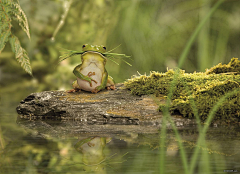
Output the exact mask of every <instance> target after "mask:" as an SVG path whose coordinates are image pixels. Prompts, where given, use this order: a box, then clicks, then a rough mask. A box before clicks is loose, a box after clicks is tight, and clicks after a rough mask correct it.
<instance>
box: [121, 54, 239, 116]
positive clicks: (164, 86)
mask: <svg viewBox="0 0 240 174" xmlns="http://www.w3.org/2000/svg"><path fill="white" fill-rule="evenodd" d="M222 66H223V67H226V66H229V67H235V69H234V70H236V69H237V68H238V69H239V70H240V64H239V61H238V60H237V59H236V58H233V59H232V60H231V62H230V63H229V64H228V65H222ZM218 67H220V65H218ZM212 69H214V68H212ZM232 70H233V69H231V71H232ZM239 70H238V72H240V71H239ZM217 72H219V71H217ZM222 72H227V71H225V70H223V71H222ZM232 72H233V71H232ZM174 74H175V71H173V70H168V71H167V72H166V73H158V72H151V74H150V75H149V76H146V75H142V76H139V77H135V78H132V79H129V80H128V81H127V82H125V86H126V87H127V88H128V89H130V90H131V93H132V94H135V95H146V94H155V95H156V96H157V95H159V94H163V95H165V96H166V95H167V94H168V91H169V87H170V83H171V81H172V79H173V78H174ZM239 84H240V75H234V74H215V73H212V74H211V73H209V71H207V72H206V73H196V72H194V73H185V72H184V71H183V70H180V73H179V75H178V80H177V82H176V85H175V90H174V92H173V97H172V103H171V106H170V112H171V113H180V114H181V115H183V116H184V117H189V118H190V117H193V115H194V114H193V109H192V105H191V98H192V99H194V101H195V104H196V106H197V109H198V114H199V116H200V118H201V119H202V120H205V119H206V118H207V115H208V113H209V111H210V109H211V108H212V107H213V106H214V105H215V104H216V102H217V101H218V100H219V99H220V98H221V97H222V96H223V95H224V94H226V93H227V92H229V91H232V90H234V89H238V88H239V87H240V86H239ZM163 105H164V104H161V105H160V107H159V108H160V110H161V108H162V106H163ZM239 111H240V94H239V93H238V94H235V95H234V96H231V97H229V98H228V99H226V101H225V102H224V103H222V106H221V107H220V108H219V110H218V111H217V113H216V115H215V119H220V118H225V119H228V120H231V119H232V118H234V117H239V116H240V112H239Z"/></svg>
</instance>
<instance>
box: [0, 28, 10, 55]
mask: <svg viewBox="0 0 240 174" xmlns="http://www.w3.org/2000/svg"><path fill="white" fill-rule="evenodd" d="M10 34H11V30H6V31H4V32H1V33H0V53H1V52H2V50H3V49H4V47H5V45H6V42H7V41H8V37H9V35H10Z"/></svg>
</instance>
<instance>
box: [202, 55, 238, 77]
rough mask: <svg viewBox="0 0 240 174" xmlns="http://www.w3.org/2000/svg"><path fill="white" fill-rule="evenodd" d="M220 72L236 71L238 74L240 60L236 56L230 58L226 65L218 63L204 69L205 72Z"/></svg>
mask: <svg viewBox="0 0 240 174" xmlns="http://www.w3.org/2000/svg"><path fill="white" fill-rule="evenodd" d="M213 73H215V74H220V73H236V74H240V61H239V60H238V58H232V59H231V61H230V62H229V63H228V64H227V65H226V64H224V65H222V63H219V64H218V65H216V66H214V67H212V68H210V69H209V70H208V69H207V70H206V74H213Z"/></svg>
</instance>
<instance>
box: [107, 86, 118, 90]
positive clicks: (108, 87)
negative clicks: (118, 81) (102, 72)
mask: <svg viewBox="0 0 240 174" xmlns="http://www.w3.org/2000/svg"><path fill="white" fill-rule="evenodd" d="M110 89H111V90H115V89H116V87H115V85H111V86H107V90H110Z"/></svg>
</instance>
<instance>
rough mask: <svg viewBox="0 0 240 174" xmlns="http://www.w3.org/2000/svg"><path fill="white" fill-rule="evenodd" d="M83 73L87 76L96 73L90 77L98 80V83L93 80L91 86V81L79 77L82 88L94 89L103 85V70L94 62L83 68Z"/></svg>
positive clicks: (78, 80) (86, 89)
mask: <svg viewBox="0 0 240 174" xmlns="http://www.w3.org/2000/svg"><path fill="white" fill-rule="evenodd" d="M81 73H82V74H83V75H85V76H89V75H91V74H93V73H95V75H91V76H90V77H91V78H92V79H93V80H95V81H96V82H97V83H95V82H94V81H92V86H90V83H89V82H88V81H86V80H82V79H80V78H77V82H78V85H79V87H80V88H81V89H83V90H85V91H92V90H93V89H95V88H96V87H97V86H99V85H101V82H102V71H101V70H100V69H99V68H98V67H97V66H95V65H94V64H93V65H90V66H89V67H87V68H85V69H82V71H81Z"/></svg>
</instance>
